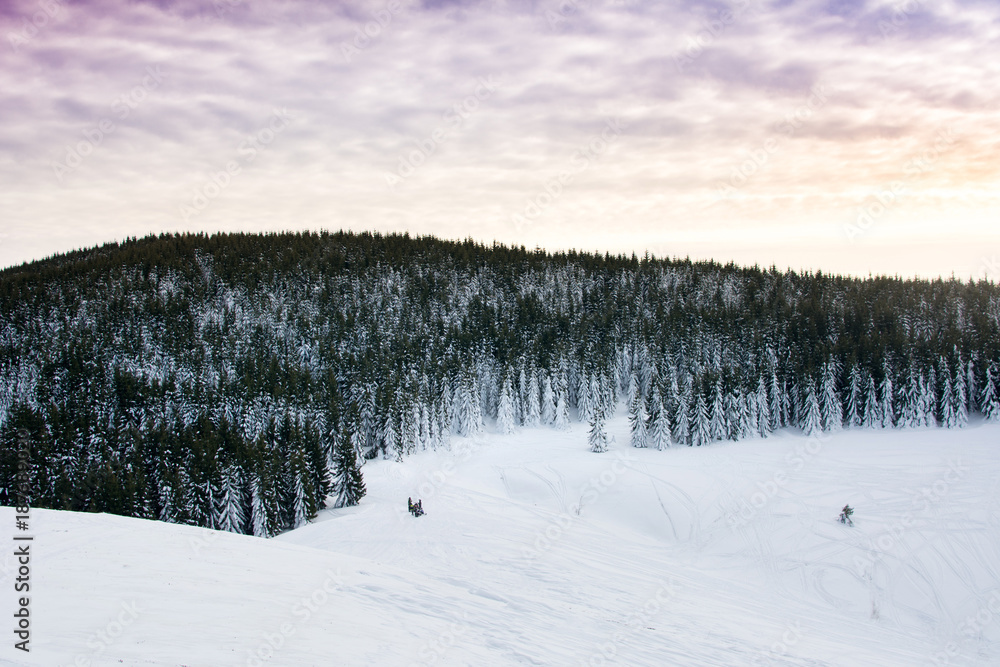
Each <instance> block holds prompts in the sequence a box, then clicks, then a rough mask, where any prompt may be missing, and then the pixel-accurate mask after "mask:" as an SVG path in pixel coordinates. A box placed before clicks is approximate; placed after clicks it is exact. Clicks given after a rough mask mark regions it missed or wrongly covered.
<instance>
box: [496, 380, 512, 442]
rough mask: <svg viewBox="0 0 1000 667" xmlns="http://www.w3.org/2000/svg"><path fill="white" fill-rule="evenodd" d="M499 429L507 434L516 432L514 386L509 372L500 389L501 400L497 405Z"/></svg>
mask: <svg viewBox="0 0 1000 667" xmlns="http://www.w3.org/2000/svg"><path fill="white" fill-rule="evenodd" d="M497 431H499V432H500V433H502V434H504V435H507V434H510V433H513V432H514V387H513V386H512V384H511V381H510V375H509V374H508V375H507V377H506V379H504V381H503V389H501V390H500V402H499V405H497Z"/></svg>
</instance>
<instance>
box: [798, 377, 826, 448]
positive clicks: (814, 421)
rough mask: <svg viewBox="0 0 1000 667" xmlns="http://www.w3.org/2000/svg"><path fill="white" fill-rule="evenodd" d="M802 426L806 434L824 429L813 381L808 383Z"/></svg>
mask: <svg viewBox="0 0 1000 667" xmlns="http://www.w3.org/2000/svg"><path fill="white" fill-rule="evenodd" d="M800 426H801V428H802V431H803V432H804V433H805V434H806V435H813V434H814V433H818V432H819V431H820V430H821V429H822V416H821V414H820V409H819V399H818V398H817V397H816V390H815V389H814V388H813V383H812V382H809V383H808V388H807V389H806V396H805V398H804V399H803V415H802V423H801V425H800Z"/></svg>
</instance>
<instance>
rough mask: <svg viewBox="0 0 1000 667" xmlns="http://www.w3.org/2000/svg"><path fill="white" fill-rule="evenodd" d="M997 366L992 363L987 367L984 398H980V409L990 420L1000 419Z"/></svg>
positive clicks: (987, 419)
mask: <svg viewBox="0 0 1000 667" xmlns="http://www.w3.org/2000/svg"><path fill="white" fill-rule="evenodd" d="M996 382H997V367H996V364H992V363H991V364H990V365H989V366H987V367H986V382H985V383H984V384H983V394H982V398H980V399H979V406H980V410H981V411H982V413H983V417H985V418H986V421H988V422H997V421H1000V395H998V393H997V387H996Z"/></svg>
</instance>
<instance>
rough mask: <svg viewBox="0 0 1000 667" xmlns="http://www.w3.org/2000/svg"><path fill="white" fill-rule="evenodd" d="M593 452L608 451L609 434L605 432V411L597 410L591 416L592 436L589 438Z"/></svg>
mask: <svg viewBox="0 0 1000 667" xmlns="http://www.w3.org/2000/svg"><path fill="white" fill-rule="evenodd" d="M587 442H588V443H589V444H590V451H592V452H598V453H600V452H606V451H608V434H607V433H606V432H605V430H604V411H603V410H601V409H600V408H596V409H594V410H593V411H592V414H591V416H590V434H589V436H588V438H587Z"/></svg>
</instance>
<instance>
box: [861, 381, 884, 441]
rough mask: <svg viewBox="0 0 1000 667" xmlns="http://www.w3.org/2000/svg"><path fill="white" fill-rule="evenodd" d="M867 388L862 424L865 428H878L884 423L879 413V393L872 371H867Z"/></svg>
mask: <svg viewBox="0 0 1000 667" xmlns="http://www.w3.org/2000/svg"><path fill="white" fill-rule="evenodd" d="M865 376H866V380H867V383H866V384H867V388H866V389H865V407H864V415H863V416H862V418H861V426H862V427H864V428H876V427H878V426H879V425H880V424H881V423H882V416H881V415H880V414H879V409H878V407H879V404H878V395H877V394H876V393H875V378H873V377H872V375H871V373H865Z"/></svg>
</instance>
